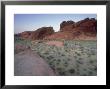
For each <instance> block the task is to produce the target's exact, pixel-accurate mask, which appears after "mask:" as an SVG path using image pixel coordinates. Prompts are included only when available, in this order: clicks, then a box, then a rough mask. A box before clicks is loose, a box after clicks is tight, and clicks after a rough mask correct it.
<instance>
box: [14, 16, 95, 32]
mask: <svg viewBox="0 0 110 89" xmlns="http://www.w3.org/2000/svg"><path fill="white" fill-rule="evenodd" d="M85 18H95V19H97V15H96V14H14V34H18V33H21V32H24V31H35V30H37V29H39V28H42V27H53V29H54V31H55V32H58V31H59V30H60V24H61V23H62V22H63V21H70V20H72V21H74V22H78V21H80V20H84V19H85ZM51 20H52V21H51Z"/></svg>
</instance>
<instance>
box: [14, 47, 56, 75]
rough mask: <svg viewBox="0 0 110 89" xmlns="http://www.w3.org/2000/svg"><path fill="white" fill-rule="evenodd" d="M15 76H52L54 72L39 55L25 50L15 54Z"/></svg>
mask: <svg viewBox="0 0 110 89" xmlns="http://www.w3.org/2000/svg"><path fill="white" fill-rule="evenodd" d="M14 75H15V76H49V75H50V76H54V75H55V73H54V72H53V70H52V69H51V68H50V67H49V65H48V64H47V63H46V62H45V61H44V59H42V58H41V57H40V56H39V55H37V54H36V53H34V52H33V51H31V50H30V49H29V50H26V51H22V52H20V53H18V54H15V60H14Z"/></svg>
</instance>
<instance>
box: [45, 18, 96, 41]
mask: <svg viewBox="0 0 110 89" xmlns="http://www.w3.org/2000/svg"><path fill="white" fill-rule="evenodd" d="M96 35H97V20H96V19H94V18H91V19H90V18H86V19H84V20H81V21H78V22H76V23H75V22H74V21H63V22H62V23H61V24H60V31H59V32H57V33H55V34H53V35H51V36H48V37H46V39H76V40H78V39H79V40H93V39H96Z"/></svg>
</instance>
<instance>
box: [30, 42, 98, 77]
mask: <svg viewBox="0 0 110 89" xmlns="http://www.w3.org/2000/svg"><path fill="white" fill-rule="evenodd" d="M63 42H64V47H57V46H52V45H47V44H45V42H41V43H35V44H32V45H31V46H32V48H33V49H34V51H35V52H37V53H38V54H39V55H40V56H41V57H42V58H44V60H45V61H46V62H47V63H48V64H49V65H50V67H51V68H52V69H53V70H54V71H55V72H57V73H58V75H69V76H92V75H96V73H97V60H96V58H97V56H96V53H97V50H96V48H97V47H96V41H73V40H63ZM33 45H34V46H33Z"/></svg>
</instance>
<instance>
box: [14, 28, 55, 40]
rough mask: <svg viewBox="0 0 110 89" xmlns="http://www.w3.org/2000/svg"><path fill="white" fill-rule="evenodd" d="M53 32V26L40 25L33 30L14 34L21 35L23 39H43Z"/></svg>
mask: <svg viewBox="0 0 110 89" xmlns="http://www.w3.org/2000/svg"><path fill="white" fill-rule="evenodd" d="M53 33H54V30H53V27H42V28H39V29H37V30H35V31H24V32H22V33H19V34H16V35H15V36H19V37H22V38H24V39H31V40H36V39H43V38H45V37H46V36H49V35H51V34H53Z"/></svg>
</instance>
